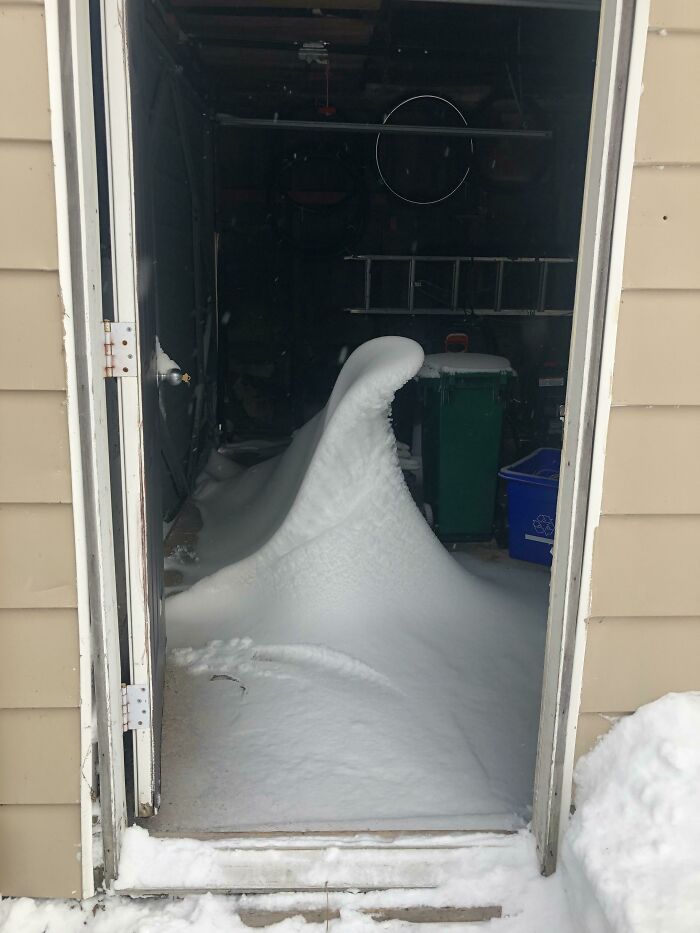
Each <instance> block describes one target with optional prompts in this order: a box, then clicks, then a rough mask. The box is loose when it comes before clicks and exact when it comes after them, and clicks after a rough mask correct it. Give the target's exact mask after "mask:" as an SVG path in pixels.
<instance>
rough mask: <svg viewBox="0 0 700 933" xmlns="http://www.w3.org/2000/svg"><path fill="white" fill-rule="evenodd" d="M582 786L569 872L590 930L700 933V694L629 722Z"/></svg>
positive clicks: (597, 754) (593, 761) (594, 756)
mask: <svg viewBox="0 0 700 933" xmlns="http://www.w3.org/2000/svg"><path fill="white" fill-rule="evenodd" d="M575 778H576V812H575V814H574V816H573V818H572V820H571V824H570V826H569V828H568V830H567V833H566V836H565V841H564V854H563V865H564V869H565V872H566V875H567V878H568V879H569V880H570V884H567V887H570V889H571V891H570V894H571V897H572V900H573V901H574V902H575V903H576V906H577V914H578V915H579V916H580V917H581V919H582V921H585V923H586V929H587V930H590V931H595V933H598V931H606V933H607V931H615V933H691V931H692V933H695V931H696V930H698V929H700V693H688V694H669V695H667V696H665V697H663V698H662V699H660V700H657V701H656V702H655V703H651V704H649V705H648V706H643V707H641V708H640V709H639V710H637V712H636V713H635V714H634V715H633V716H629V717H626V718H624V719H621V720H620V721H619V722H618V723H617V724H616V725H615V726H614V728H613V729H612V730H611V732H609V733H608V734H607V735H606V736H604V737H603V738H602V739H601V740H600V742H599V743H598V744H597V745H596V746H595V747H594V748H593V749H592V751H591V752H589V754H588V755H586V756H584V757H583V758H582V759H581V761H580V762H579V764H578V767H577V769H576V775H575Z"/></svg>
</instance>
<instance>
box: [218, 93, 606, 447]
mask: <svg viewBox="0 0 700 933" xmlns="http://www.w3.org/2000/svg"><path fill="white" fill-rule="evenodd" d="M465 115H466V116H467V118H468V119H469V120H470V122H472V121H476V120H478V119H479V118H480V117H479V114H478V112H477V113H476V115H475V114H474V113H472V112H469V111H466V112H465ZM343 116H345V114H344V115H343ZM588 117H589V112H588V107H587V104H586V102H585V101H584V102H583V103H582V104H581V103H579V104H578V105H577V106H576V107H573V106H567V107H562V108H560V109H559V110H558V111H554V110H553V111H552V112H550V113H549V114H547V126H548V128H551V129H552V131H553V133H554V138H553V140H552V142H551V143H544V144H540V145H542V146H545V147H546V149H547V153H546V158H545V159H544V163H543V165H542V168H541V170H540V171H539V172H538V173H537V175H536V176H535V177H534V178H533V179H532V180H531V181H527V182H525V183H523V184H502V185H499V184H498V183H494V182H493V181H491V180H490V179H489V178H488V177H486V176H485V175H484V173H482V172H481V171H480V169H479V162H478V161H477V160H476V159H474V161H473V167H472V169H471V172H470V175H469V176H468V178H467V181H466V183H465V184H464V185H463V186H462V187H461V188H460V190H459V191H458V192H457V193H456V194H455V195H453V196H452V197H451V198H448V199H447V200H446V201H444V202H443V203H441V204H438V205H434V206H430V207H424V206H421V207H417V206H415V205H410V204H407V203H406V202H404V201H402V200H400V199H399V198H397V197H396V196H395V195H393V194H392V193H391V192H390V191H388V190H387V188H386V187H385V186H384V184H383V183H382V181H381V179H380V178H379V175H378V172H377V167H376V164H375V151H374V146H375V138H374V137H352V138H351V137H347V138H345V137H343V138H337V137H330V138H329V137H325V138H324V137H323V136H322V135H321V134H315V135H311V134H306V135H301V134H297V133H289V134H287V133H280V132H278V131H249V130H244V131H241V130H236V129H226V128H221V129H219V131H218V136H217V152H218V158H217V166H218V198H217V224H218V227H219V229H220V231H221V237H222V239H221V259H220V263H221V277H220V302H221V311H222V315H224V320H225V321H226V322H227V324H226V326H225V328H224V329H223V331H222V333H223V339H224V340H225V342H226V349H225V350H224V349H223V348H222V355H223V358H224V360H225V361H226V364H227V370H226V374H225V377H224V379H223V380H222V383H223V385H224V386H225V388H224V390H223V391H224V394H225V395H226V405H225V415H224V419H228V421H229V428H230V429H231V430H232V431H233V432H234V433H236V434H246V433H251V432H252V433H260V432H263V433H267V432H269V433H272V434H275V433H286V432H288V431H289V430H291V429H292V428H294V427H297V426H299V424H300V423H302V422H303V421H304V420H305V419H306V418H308V417H309V416H310V415H311V414H312V413H313V412H314V411H316V410H318V408H319V407H320V406H321V405H322V404H323V402H324V400H325V398H326V396H327V394H328V392H329V390H330V387H331V386H332V382H333V379H334V378H335V375H336V374H337V371H338V367H339V360H340V359H341V356H340V354H341V352H342V350H343V347H348V348H349V349H352V348H354V347H355V346H357V345H359V344H360V343H362V342H363V341H364V340H367V339H370V338H371V337H374V336H379V335H382V334H387V333H399V334H403V335H405V336H410V337H413V338H414V339H417V340H418V341H419V342H420V343H421V344H422V346H423V348H424V349H425V351H426V352H428V353H430V352H440V351H441V350H442V349H443V345H444V339H445V336H446V335H447V334H448V333H450V332H452V331H464V332H466V333H468V334H469V335H470V340H471V349H473V350H477V351H481V352H489V353H499V354H502V355H505V356H508V357H509V358H510V359H511V360H512V362H513V363H514V365H515V366H516V367H517V368H518V369H519V370H520V371H522V372H523V376H524V378H525V380H526V381H527V379H530V380H531V379H532V378H534V375H535V372H536V370H537V369H538V368H539V367H541V366H542V365H543V364H545V363H547V362H549V361H550V360H551V361H552V362H554V363H555V364H558V365H559V366H560V367H561V368H565V367H566V361H567V353H568V343H569V338H570V320H569V319H567V318H560V319H554V318H552V319H547V320H542V319H539V320H536V319H534V318H527V319H522V318H510V319H505V318H504V319H502V320H494V319H493V318H492V317H491V318H487V317H483V318H480V317H477V316H471V315H468V316H465V314H463V313H462V314H459V315H456V316H454V317H449V316H440V317H432V318H429V317H427V316H415V317H411V316H408V315H407V316H401V317H399V316H392V317H383V316H368V315H354V314H349V313H348V310H347V309H348V308H350V307H361V306H362V303H363V287H364V277H363V267H362V265H361V264H360V263H355V262H349V261H347V260H346V259H345V258H344V257H345V256H346V255H348V254H351V253H356V254H357V253H373V254H381V255H392V254H418V255H421V254H422V255H462V256H471V255H481V256H510V257H516V256H520V257H522V256H529V257H541V256H551V257H569V258H572V259H575V258H576V254H577V248H578V235H579V222H580V211H581V201H582V194H583V179H584V173H585V157H586V140H587V132H588ZM349 119H352V120H362V119H369V120H372V121H373V122H377V121H378V120H381V114H377V113H370V112H367V111H356V112H354V113H352V114H351V115H350V116H349ZM402 142H403V140H402ZM405 145H407V146H410V145H411V140H408V139H407V140H406V143H405ZM319 152H321V153H327V154H328V156H329V158H331V157H333V156H334V154H335V157H336V158H338V159H342V160H343V161H344V162H346V163H347V165H348V166H349V167H350V168H351V175H350V178H352V173H354V175H355V176H356V184H357V188H358V191H359V193H358V194H357V195H356V199H355V200H356V201H357V205H356V208H355V209H354V210H352V209H350V208H349V209H348V210H345V211H343V210H339V211H338V212H337V216H335V217H334V216H333V215H332V212H331V213H330V215H329V216H328V217H326V218H315V217H314V216H313V214H312V213H311V212H306V213H305V214H303V218H302V220H300V219H299V216H297V214H298V212H295V210H294V209H291V210H290V208H289V206H288V204H286V203H285V196H284V194H281V193H280V187H281V182H280V176H283V177H284V180H285V181H286V180H287V178H286V176H285V175H284V173H285V166H286V165H287V163H288V162H289V160H290V159H292V158H293V157H294V155H296V156H297V158H298V159H305V158H308V159H309V160H310V164H311V165H313V163H314V160H318V158H319ZM526 155H527V153H526ZM430 168H431V167H430V165H427V166H426V171H428V172H429V171H430ZM303 181H304V182H306V178H305V177H304V178H303ZM331 188H332V186H331ZM351 188H352V182H349V184H348V189H347V190H350V189H351ZM304 193H305V195H307V196H311V195H312V194H313V193H314V192H313V186H312V185H311V186H309V185H307V184H305V185H304ZM316 193H317V194H321V195H323V194H324V193H326V194H327V193H328V187H326V188H325V189H324V187H323V186H322V185H319V186H318V188H317V190H316ZM304 223H306V224H307V230H306V232H305V233H303V232H301V231H300V229H299V228H300V227H301V226H302V225H303V224H304ZM295 224H296V226H295ZM425 271H428V270H425ZM430 273H431V274H432V278H433V279H437V281H434V282H433V284H432V288H431V286H430V285H428V286H426V289H425V296H424V300H425V301H426V302H427V303H430V302H429V301H428V299H429V298H430V296H431V293H432V294H433V295H437V297H438V299H439V298H440V297H442V300H443V301H444V297H445V292H444V289H445V288H447V289H449V285H450V280H449V270H445V269H443V270H442V277H443V281H440V272H439V270H437V269H435V268H434V267H433V269H431V270H430ZM445 274H447V280H445ZM397 276H398V277H397V278H395V280H394V281H393V282H391V281H388V275H385V276H384V281H382V275H381V270H380V271H379V272H375V279H374V284H375V287H376V290H377V294H378V296H379V293H382V292H383V294H382V295H381V298H382V300H381V303H382V304H385V305H392V304H394V305H396V304H399V303H400V304H404V303H405V282H406V277H405V270H403V271H401V272H400V274H399V273H397ZM530 285H532V282H529V283H528V287H530ZM468 288H469V282H468V281H467V280H466V279H465V280H464V283H463V289H465V290H466V289H468ZM490 288H491V289H492V285H491V286H490ZM573 289H574V267H573V266H572V267H571V268H570V270H569V274H568V278H567V279H566V281H563V280H562V283H561V289H560V291H561V294H560V304H559V305H558V306H559V307H565V308H566V307H568V308H569V309H571V308H572V306H573ZM485 290H486V291H488V290H489V286H488V283H487V285H486V289H485ZM483 291H484V289H482V292H483ZM462 297H463V299H464V302H465V304H469V303H472V304H473V305H474V306H476V307H479V305H480V298H481V297H482V295H481V293H480V292H479V290H478V288H476V287H475V292H474V295H470V294H467V293H465V294H463V296H462ZM517 298H520V299H521V300H523V301H526V299H525V297H524V296H523V295H521V296H516V300H517ZM377 303H379V301H378V302H377ZM224 419H222V420H224Z"/></svg>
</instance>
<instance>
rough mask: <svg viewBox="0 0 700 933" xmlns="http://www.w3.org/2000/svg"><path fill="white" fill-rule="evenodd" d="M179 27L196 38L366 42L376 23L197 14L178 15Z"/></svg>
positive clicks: (334, 19) (313, 18) (359, 20)
mask: <svg viewBox="0 0 700 933" xmlns="http://www.w3.org/2000/svg"><path fill="white" fill-rule="evenodd" d="M179 21H180V27H181V29H182V30H183V32H185V33H186V34H187V35H188V36H190V37H191V38H192V39H193V40H194V41H196V42H207V41H209V40H216V41H217V42H218V43H219V44H224V43H225V42H226V41H227V40H232V41H252V42H266V41H268V42H273V43H283V42H290V43H291V42H299V43H302V42H319V41H321V42H329V43H333V42H339V43H341V44H343V45H367V44H368V43H369V41H370V39H371V38H372V33H373V31H374V26H373V24H372V23H371V22H365V21H363V20H361V19H350V18H343V17H341V16H304V17H289V16H283V17H277V16H225V15H212V16H198V15H191V14H185V15H182V16H180V17H179Z"/></svg>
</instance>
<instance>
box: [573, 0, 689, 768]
mask: <svg viewBox="0 0 700 933" xmlns="http://www.w3.org/2000/svg"><path fill="white" fill-rule="evenodd" d="M647 38H648V41H647V48H646V55H645V63H644V91H643V94H642V97H641V103H640V114H639V125H638V133H637V144H636V150H635V168H634V173H633V179H632V189H631V196H630V210H629V217H628V225H627V239H626V248H625V263H624V270H623V293H622V298H621V302H620V308H619V318H618V324H617V335H616V347H615V360H614V364H613V383H612V405H611V409H610V417H609V422H608V431H607V439H606V445H605V464H604V473H603V494H602V506H601V515H600V518H599V522H598V525H597V528H596V531H595V537H594V546H593V566H592V581H591V597H590V606H589V612H588V616H589V618H588V620H587V639H586V653H585V658H584V669H583V686H582V694H581V708H580V716H579V723H578V733H577V742H576V754H577V755H580V754H581V753H583V752H584V751H586V750H587V749H588V748H589V747H590V746H591V745H592V744H593V742H594V741H595V740H596V739H597V738H598V736H599V735H602V734H603V733H604V732H606V731H607V730H608V729H609V728H610V726H611V724H612V722H613V721H614V719H615V718H616V717H619V716H621V715H626V714H629V713H631V712H633V711H634V710H635V709H636V708H637V707H639V706H640V705H642V704H644V703H648V702H650V701H652V700H655V699H657V698H658V697H660V696H663V695H664V694H665V693H669V692H673V691H684V690H700V664H698V657H700V573H698V554H700V484H698V482H697V481H696V478H695V475H696V473H697V465H698V462H699V460H700V379H698V372H699V370H698V363H697V353H698V350H697V348H698V346H700V228H699V227H698V221H697V218H698V216H700V129H699V128H700V97H699V96H698V94H697V86H698V83H699V82H700V3H697V2H696V0H688V2H685V0H653V2H652V9H651V24H650V30H649V34H648V37H647Z"/></svg>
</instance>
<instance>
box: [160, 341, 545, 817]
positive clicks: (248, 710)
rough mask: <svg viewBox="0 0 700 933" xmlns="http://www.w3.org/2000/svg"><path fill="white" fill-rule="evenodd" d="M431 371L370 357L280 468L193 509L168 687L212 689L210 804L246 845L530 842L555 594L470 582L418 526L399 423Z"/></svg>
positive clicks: (227, 483)
mask: <svg viewBox="0 0 700 933" xmlns="http://www.w3.org/2000/svg"><path fill="white" fill-rule="evenodd" d="M422 362H423V352H422V350H421V348H420V347H419V346H418V344H416V343H414V342H413V341H411V340H407V339H405V338H402V337H383V338H379V339H377V340H372V341H370V342H369V343H366V344H364V345H363V346H361V347H360V348H359V349H358V350H356V351H355V352H354V353H353V354H352V355H351V356H350V358H349V359H348V361H347V362H346V364H345V366H344V367H343V369H342V371H341V373H340V375H339V377H338V380H337V382H336V385H335V387H334V389H333V392H332V394H331V397H330V400H329V402H328V404H327V406H326V408H325V409H324V410H323V411H322V412H320V413H319V414H318V415H317V416H316V417H315V418H313V419H312V420H311V421H310V422H308V423H307V424H306V425H305V426H304V427H303V428H301V429H300V431H299V432H298V433H297V434H296V435H295V438H294V440H293V442H292V444H291V446H290V447H289V448H288V449H287V451H286V452H285V453H284V454H283V455H282V456H280V457H278V458H276V459H274V460H270V461H267V462H265V463H263V464H261V465H260V466H257V467H254V468H252V469H249V470H245V471H239V470H234V471H233V475H231V476H229V477H226V476H224V478H223V479H222V478H221V473H222V472H224V473H225V471H221V470H220V471H218V472H219V476H218V477H217V480H216V481H214V480H210V481H209V482H208V484H207V485H205V486H204V488H202V489H201V490H200V493H199V499H198V505H199V507H200V509H201V512H202V514H203V518H204V531H203V533H202V535H201V539H200V544H199V548H198V551H199V558H200V559H199V562H198V563H197V564H194V565H190V567H189V569H187V568H184V569H185V571H186V573H187V574H189V576H188V577H187V578H186V582H187V583H193V582H194V585H192V586H191V588H190V589H189V590H187V591H186V592H183V593H181V594H179V595H177V596H175V597H172V598H170V599H168V601H167V624H168V643H169V646H170V648H171V649H174V650H171V664H172V662H173V661H174V662H175V664H176V665H179V666H180V673H178V671H177V670H174V671H173V674H172V676H173V677H176V678H177V677H183V676H188V677H198V678H201V679H202V689H205V688H206V689H210V686H209V681H210V680H211V679H212V678H213V677H214V678H216V677H217V675H218V678H220V682H218V683H217V682H216V680H215V681H214V683H212V684H211V689H212V690H215V689H216V690H218V691H219V692H218V694H217V697H218V698H219V699H217V700H216V701H213V702H215V703H219V706H217V707H216V708H217V710H218V712H217V715H219V714H220V715H221V717H222V720H223V719H225V722H226V725H225V728H224V729H223V731H222V734H221V736H220V745H221V747H222V756H224V758H225V756H226V748H228V749H230V750H231V757H230V761H229V762H222V763H221V767H216V766H215V765H214V763H211V764H212V766H211V767H210V768H209V769H208V770H209V771H210V772H212V773H211V776H210V777H207V780H210V781H211V784H210V786H208V787H203V788H202V791H201V792H202V793H208V794H210V795H217V794H218V795H222V794H228V796H230V797H231V799H232V800H235V802H236V808H237V813H238V816H239V819H241V818H242V819H243V820H244V821H245V827H244V828H255V827H258V828H259V827H260V826H261V825H264V826H265V827H267V828H271V827H277V828H284V827H288V826H292V825H293V826H295V827H298V826H299V825H300V824H303V825H306V826H310V827H316V828H319V826H323V827H328V826H338V825H341V824H343V823H345V825H347V826H353V827H357V826H358V822H359V825H360V826H364V827H370V826H371V825H372V821H376V820H379V821H382V820H385V821H386V820H394V821H396V822H397V823H398V824H399V825H413V826H416V825H419V824H420V825H423V826H424V827H425V828H435V829H442V828H453V827H455V826H462V827H465V826H466V827H469V828H471V827H479V826H481V827H482V828H495V827H500V828H503V827H507V826H510V827H516V826H519V825H523V813H524V812H525V811H526V809H527V807H528V805H529V803H530V801H531V791H532V772H533V767H534V753H535V746H536V729H537V716H538V707H539V691H540V682H541V681H540V678H541V664H542V651H543V638H544V622H545V619H544V612H545V610H544V609H543V606H544V605H545V604H546V585H547V577H546V575H536V576H535V575H530V576H528V577H527V585H521V586H520V589H518V588H517V587H516V588H515V589H512V588H511V589H504V588H503V587H501V586H498V585H497V584H496V583H495V582H494V581H493V580H492V579H489V578H488V575H487V574H485V575H484V576H483V577H481V576H479V574H478V573H470V572H468V571H466V570H464V569H463V568H462V567H460V566H459V565H458V564H457V562H456V561H455V560H454V559H453V558H452V557H451V556H450V554H448V552H447V551H446V550H445V549H444V548H443V546H442V545H441V544H440V542H439V541H438V540H437V539H436V538H435V536H434V535H433V533H432V532H431V530H430V528H429V527H428V525H427V524H426V522H425V521H424V519H423V517H422V515H421V514H420V512H419V510H418V509H417V508H416V506H415V504H414V502H413V500H412V499H411V496H410V494H409V492H408V490H407V488H406V486H405V483H404V480H403V476H402V473H401V470H400V467H399V464H398V458H397V453H396V442H395V439H394V435H393V432H392V429H391V424H390V416H389V412H390V405H391V401H392V399H393V396H394V393H395V391H396V390H397V389H398V388H399V387H400V386H401V385H403V384H404V383H405V382H407V381H408V380H409V379H410V378H411V377H412V376H414V375H415V373H417V372H418V370H419V369H420V367H421V365H422ZM518 573H521V574H524V573H526V572H525V571H513V574H514V579H515V578H517V574H518ZM205 575H206V576H205ZM197 576H199V577H202V576H203V577H204V578H203V579H199V581H197V580H196V577H197ZM531 578H532V580H533V581H534V582H533V583H532V585H531V584H530V582H529V581H530V579H531ZM518 579H519V578H518ZM537 586H539V588H540V591H541V592H539V591H537ZM531 590H532V591H533V592H535V591H537V592H535V596H534V598H533V596H532V594H531V592H530V591H531ZM227 679H228V681H229V683H228V684H227V683H226V680H227ZM226 686H228V688H230V689H229V692H228V693H227V694H226V700H225V701H223V700H221V699H220V698H221V697H222V692H221V691H223V690H224V689H225V687H226ZM229 697H230V700H229V699H228V698H229ZM223 702H226V703H227V704H228V708H229V710H230V713H229V714H226V715H225V714H224V713H223V712H221V705H220V704H221V703H223ZM200 727H201V724H200ZM222 728H223V727H222ZM224 765H225V766H224ZM213 772H217V774H214V773H213ZM217 780H219V783H218V784H217V783H216V782H217ZM221 781H226V782H228V783H227V784H226V787H224V788H222V786H221ZM421 820H422V821H423V822H422V823H420V821H421ZM426 820H427V826H426V823H425V821H426ZM412 821H413V822H412ZM417 821H418V822H417Z"/></svg>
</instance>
